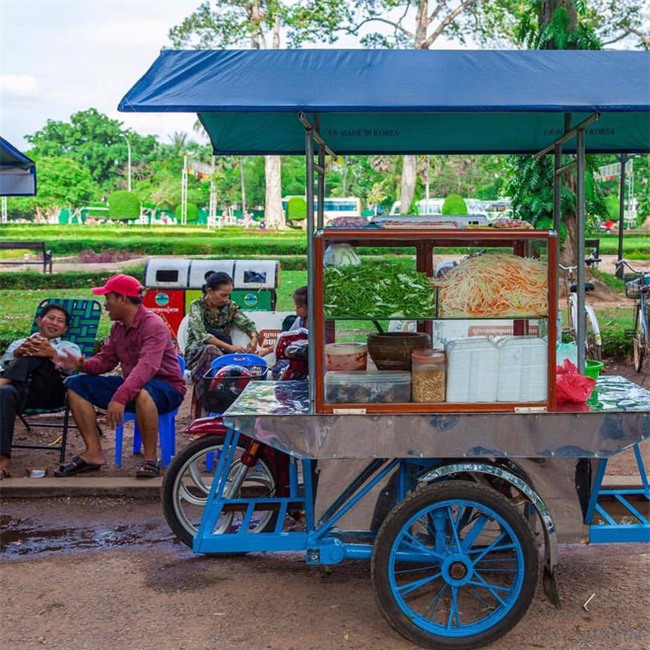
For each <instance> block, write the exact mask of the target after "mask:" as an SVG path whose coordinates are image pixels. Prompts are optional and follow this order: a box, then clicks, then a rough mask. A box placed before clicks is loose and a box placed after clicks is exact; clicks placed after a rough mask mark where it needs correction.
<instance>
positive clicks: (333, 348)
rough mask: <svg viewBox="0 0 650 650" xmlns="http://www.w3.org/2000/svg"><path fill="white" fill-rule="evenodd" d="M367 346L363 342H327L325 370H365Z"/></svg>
mask: <svg viewBox="0 0 650 650" xmlns="http://www.w3.org/2000/svg"><path fill="white" fill-rule="evenodd" d="M367 364H368V346H367V345H366V344H365V343H329V344H327V345H326V346H325V367H326V368H327V370H348V371H349V370H365V369H366V365H367Z"/></svg>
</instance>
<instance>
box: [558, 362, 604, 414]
mask: <svg viewBox="0 0 650 650" xmlns="http://www.w3.org/2000/svg"><path fill="white" fill-rule="evenodd" d="M595 385H596V380H595V379H592V378H591V377H585V376H584V375H581V374H580V373H579V372H578V368H576V366H575V364H573V363H571V361H569V360H568V359H565V360H564V363H563V364H562V365H561V366H558V367H557V369H556V396H557V402H558V404H584V403H585V402H586V401H587V400H588V399H589V398H590V397H591V391H592V390H593V389H594V386H595Z"/></svg>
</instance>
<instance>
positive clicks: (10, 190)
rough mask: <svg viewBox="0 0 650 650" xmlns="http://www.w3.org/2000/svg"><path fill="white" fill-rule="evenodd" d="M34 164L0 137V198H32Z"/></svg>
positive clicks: (34, 184)
mask: <svg viewBox="0 0 650 650" xmlns="http://www.w3.org/2000/svg"><path fill="white" fill-rule="evenodd" d="M34 194H36V163H35V162H34V161H33V160H31V159H29V158H28V157H27V156H26V155H25V154H24V153H21V152H20V151H18V149H16V147H14V146H13V145H12V144H11V143H9V142H7V141H6V140H5V139H4V138H3V137H1V136H0V196H34Z"/></svg>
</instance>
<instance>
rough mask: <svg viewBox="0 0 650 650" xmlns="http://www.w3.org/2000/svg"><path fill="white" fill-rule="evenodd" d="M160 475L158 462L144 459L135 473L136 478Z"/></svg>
mask: <svg viewBox="0 0 650 650" xmlns="http://www.w3.org/2000/svg"><path fill="white" fill-rule="evenodd" d="M158 476H160V463H157V462H156V461H155V460H145V461H144V463H142V465H140V469H138V471H137V472H136V473H135V477H136V478H156V477H158Z"/></svg>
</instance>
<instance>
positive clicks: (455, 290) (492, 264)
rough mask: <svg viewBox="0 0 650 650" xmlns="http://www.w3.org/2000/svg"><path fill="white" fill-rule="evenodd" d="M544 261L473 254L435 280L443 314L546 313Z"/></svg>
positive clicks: (536, 314) (531, 314)
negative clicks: (476, 255)
mask: <svg viewBox="0 0 650 650" xmlns="http://www.w3.org/2000/svg"><path fill="white" fill-rule="evenodd" d="M547 273H548V268H547V266H546V264H545V263H544V262H540V261H539V260H535V259H531V258H528V257H519V256H517V255H508V254H504V253H496V254H486V255H480V256H479V257H471V258H469V259H467V260H464V261H463V262H461V263H460V264H459V265H458V266H455V267H454V268H453V269H451V270H449V271H448V272H447V274H446V275H445V277H444V278H442V279H440V280H436V281H435V285H436V286H437V287H438V288H439V290H440V291H439V297H438V300H439V303H438V304H439V307H440V315H441V316H443V317H447V318H449V317H462V316H478V317H483V318H490V317H500V316H503V317H508V316H526V317H530V316H546V315H547V314H548V301H547V295H546V290H547Z"/></svg>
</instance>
